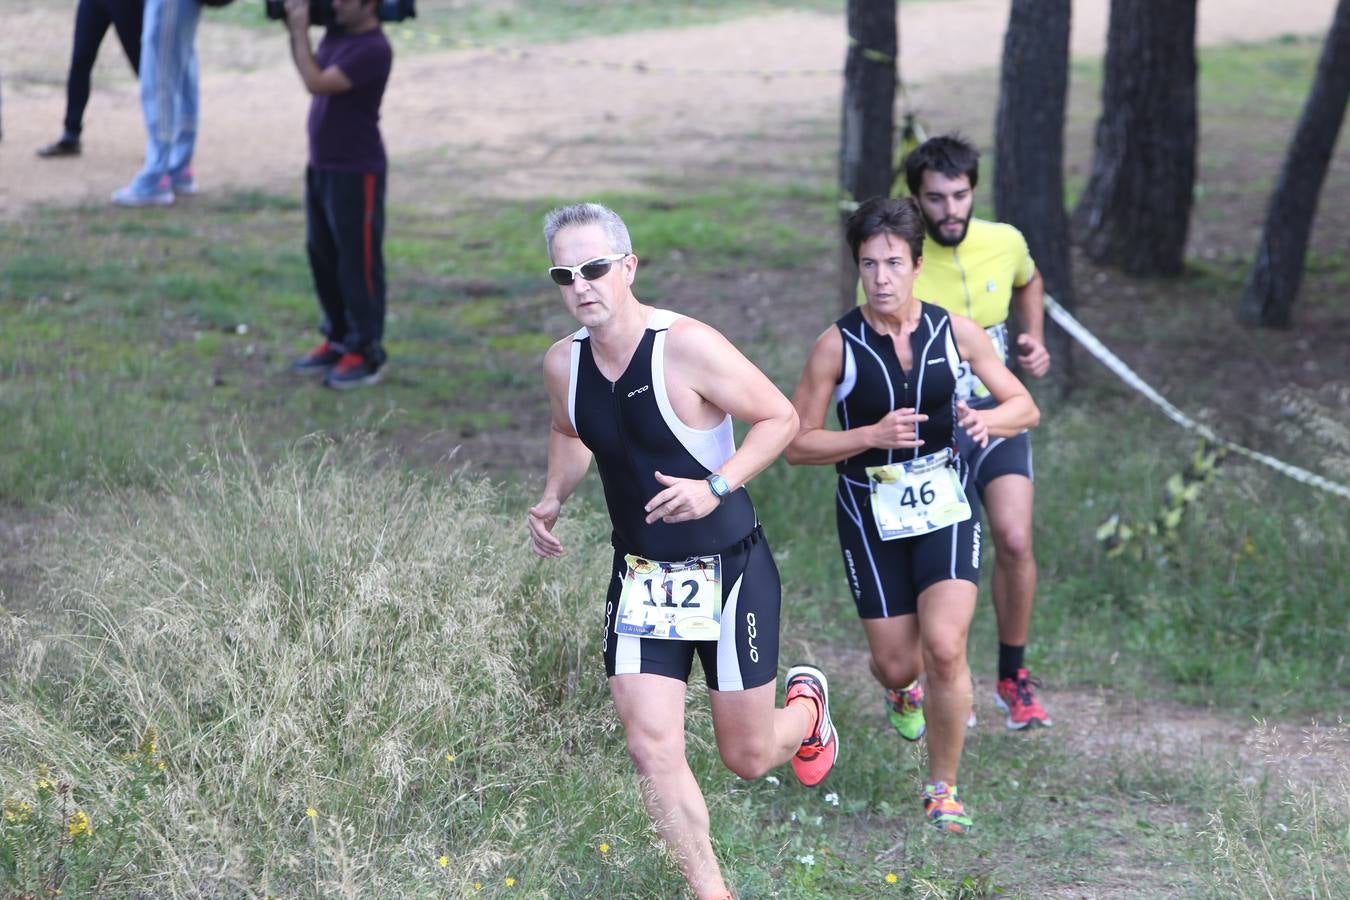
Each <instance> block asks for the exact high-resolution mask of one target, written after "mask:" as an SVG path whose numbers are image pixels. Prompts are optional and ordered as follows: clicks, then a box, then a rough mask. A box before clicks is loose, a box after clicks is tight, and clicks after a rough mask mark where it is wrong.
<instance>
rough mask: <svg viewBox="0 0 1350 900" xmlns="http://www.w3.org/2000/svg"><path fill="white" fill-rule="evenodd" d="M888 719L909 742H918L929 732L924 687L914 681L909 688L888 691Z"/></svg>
mask: <svg viewBox="0 0 1350 900" xmlns="http://www.w3.org/2000/svg"><path fill="white" fill-rule="evenodd" d="M886 717H887V718H888V719H890V720H891V724H892V725H894V726H895V730H896V731H898V732H900V736H901V737H902V738H904V739H905V740H907V741H917V740H918V739H919V738H921V737H923V733H924V732H925V731H927V730H928V722H927V721H925V720H924V717H923V685H921V684H919V682H918V681H914V682H913V683H911V684H910V685H909V687H902V688H900V690H898V691H895V690H888V691H886Z"/></svg>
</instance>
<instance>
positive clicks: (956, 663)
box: [923, 633, 967, 682]
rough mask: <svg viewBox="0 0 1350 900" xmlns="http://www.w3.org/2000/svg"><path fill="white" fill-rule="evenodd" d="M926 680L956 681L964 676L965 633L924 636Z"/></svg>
mask: <svg viewBox="0 0 1350 900" xmlns="http://www.w3.org/2000/svg"><path fill="white" fill-rule="evenodd" d="M923 649H924V664H925V666H926V668H927V671H928V680H929V681H930V682H932V681H939V682H949V681H950V682H956V681H960V680H961V679H962V678H964V677H966V675H965V673H966V671H967V669H966V635H965V634H964V633H962V634H950V635H949V634H941V635H934V636H932V637H925V638H924V646H923Z"/></svg>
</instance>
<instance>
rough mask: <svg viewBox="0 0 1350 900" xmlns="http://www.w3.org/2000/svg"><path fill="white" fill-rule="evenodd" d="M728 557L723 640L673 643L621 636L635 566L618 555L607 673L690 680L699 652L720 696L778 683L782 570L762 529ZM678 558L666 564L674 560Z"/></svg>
mask: <svg viewBox="0 0 1350 900" xmlns="http://www.w3.org/2000/svg"><path fill="white" fill-rule="evenodd" d="M721 557H722V636H721V637H720V638H719V639H718V640H716V641H673V640H662V639H660V638H643V637H635V636H632V635H620V634H617V633H616V632H615V630H614V619H615V616H616V615H617V614H618V609H619V596H620V594H621V593H622V591H623V579H624V575H625V574H626V573H627V572H628V563H627V562H626V561H625V560H624V552H623V551H622V550H619V549H618V548H616V549H615V551H614V570H613V571H614V577H613V578H612V579H611V580H610V583H609V595H608V596H607V597H606V599H605V636H604V642H603V645H602V648H603V650H604V654H605V674H606V675H607V676H611V677H612V676H614V675H633V674H638V673H644V674H652V675H665V676H667V677H669V678H677V679H679V680H680V681H684V682H687V681H688V680H689V673H690V672H691V671H692V669H693V665H694V654H695V653H697V654H698V658H699V660H700V661H701V662H702V664H703V677H704V679H705V680H706V681H707V683H708V689H709V690H713V691H744V690H749V689H750V688H755V687H759V686H760V685H762V684H768V683H769V682H771V681H773V680H774V679H775V678H777V677H778V612H779V607H780V605H781V602H782V584H781V582H780V581H779V578H778V566H777V565H776V564H775V563H774V561H773V553H772V552H771V551H770V550H769V544H768V542H767V541H766V540H765V539H764V533H763V531H762V530H761V529H760V528H759V526H756V527H755V530H754V532H752V533H751V535H750V536H749V537H747V538H746V539H745V540H744V541H741V542H740V543H739V544H737V545H736V546H735V547H733V548H731V549H730V550H723V551H722V552H721ZM673 561H674V560H667V562H673Z"/></svg>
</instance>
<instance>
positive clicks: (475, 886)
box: [473, 881, 483, 891]
mask: <svg viewBox="0 0 1350 900" xmlns="http://www.w3.org/2000/svg"><path fill="white" fill-rule="evenodd" d="M473 889H474V890H475V891H481V890H482V889H483V882H481V881H475V882H474V883H473Z"/></svg>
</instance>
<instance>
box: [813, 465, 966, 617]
mask: <svg viewBox="0 0 1350 900" xmlns="http://www.w3.org/2000/svg"><path fill="white" fill-rule="evenodd" d="M838 482H839V487H838V490H837V491H836V492H835V509H836V515H835V519H836V524H837V525H838V528H839V549H840V551H841V552H842V553H843V557H844V573H845V576H846V577H847V578H848V584H849V588H850V589H851V590H852V591H853V602H854V603H855V604H856V605H857V607H858V616H859V618H863V619H885V618H889V617H891V616H905V615H910V614H912V613H915V612H917V611H918V608H919V594H921V593H923V592H924V591H925V590H927V589H928V588H929V587H931V586H932V585H934V584H936V583H938V582H939V581H950V580H956V579H959V580H962V581H969V582H972V583H974V584H979V578H980V503H979V499H978V497H977V496H975V492H974V491H971V490H969V489H968V490H967V491H966V499H967V500H968V501H969V502H970V518H969V519H966V520H965V521H964V522H957V523H956V524H955V525H948V526H947V527H946V528H940V529H938V530H937V531H930V532H929V533H928V534H923V535H919V536H918V537H908V538H896V539H895V540H890V541H883V540H882V539H881V536H880V535H879V534H878V533H877V523H876V520H875V519H873V518H872V493H871V490H870V489H869V487H868V485H867V483H866V482H860V481H856V480H854V479H852V478H848V477H844V476H841V477H840V478H839V479H838Z"/></svg>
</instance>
